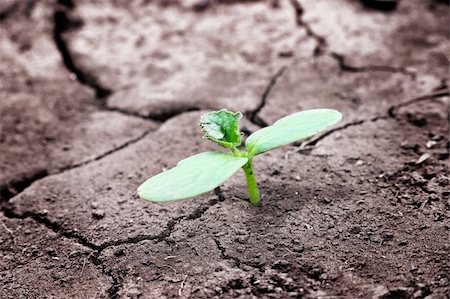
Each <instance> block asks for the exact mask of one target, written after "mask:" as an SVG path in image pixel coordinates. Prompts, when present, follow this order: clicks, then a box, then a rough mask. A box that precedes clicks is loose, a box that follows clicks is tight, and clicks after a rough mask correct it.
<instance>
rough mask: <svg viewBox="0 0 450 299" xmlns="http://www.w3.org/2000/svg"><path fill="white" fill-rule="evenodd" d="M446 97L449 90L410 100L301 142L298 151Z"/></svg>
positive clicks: (449, 93) (448, 94)
mask: <svg viewBox="0 0 450 299" xmlns="http://www.w3.org/2000/svg"><path fill="white" fill-rule="evenodd" d="M445 96H450V91H449V90H448V89H445V90H438V91H435V92H434V93H431V94H425V95H421V96H418V97H415V98H412V99H410V100H407V101H404V102H402V103H399V104H396V105H393V106H390V107H389V108H388V110H387V112H386V114H385V115H381V116H375V117H372V118H369V119H362V120H355V121H352V122H349V123H346V124H344V125H342V126H339V127H336V128H333V129H331V130H328V131H326V132H324V133H323V134H319V135H317V136H315V137H313V138H311V139H308V140H306V141H303V142H300V143H299V144H296V145H299V148H298V151H299V152H302V151H304V150H310V149H311V148H312V147H314V146H315V145H316V144H317V142H319V141H321V140H322V139H324V138H325V137H327V136H330V135H331V134H334V133H335V132H338V131H342V130H345V129H347V128H350V127H355V126H360V125H363V124H365V123H366V122H375V121H378V120H381V119H388V118H395V117H396V115H397V111H398V109H400V108H401V107H405V106H408V105H411V104H414V103H418V102H421V101H426V100H436V99H438V98H441V97H445Z"/></svg>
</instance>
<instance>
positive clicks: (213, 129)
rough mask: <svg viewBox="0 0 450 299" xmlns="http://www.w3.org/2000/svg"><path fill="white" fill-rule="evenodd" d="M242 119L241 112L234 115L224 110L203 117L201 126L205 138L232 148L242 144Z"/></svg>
mask: <svg viewBox="0 0 450 299" xmlns="http://www.w3.org/2000/svg"><path fill="white" fill-rule="evenodd" d="M241 117H242V113H240V112H236V113H233V112H230V111H227V110H226V109H222V110H220V111H214V112H210V113H207V114H204V115H202V116H201V117H200V123H199V125H200V127H201V128H202V131H203V133H204V134H205V136H204V137H205V138H207V139H209V140H211V141H213V142H215V143H217V144H219V145H221V146H223V147H226V148H231V147H233V146H238V145H239V144H241V136H242V134H241V132H240V130H239V120H240V119H241Z"/></svg>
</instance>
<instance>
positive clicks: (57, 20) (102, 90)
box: [53, 3, 112, 102]
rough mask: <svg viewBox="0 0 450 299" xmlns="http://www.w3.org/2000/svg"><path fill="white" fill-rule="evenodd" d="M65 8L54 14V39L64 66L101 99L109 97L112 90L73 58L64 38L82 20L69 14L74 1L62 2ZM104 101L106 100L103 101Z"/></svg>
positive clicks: (79, 24)
mask: <svg viewBox="0 0 450 299" xmlns="http://www.w3.org/2000/svg"><path fill="white" fill-rule="evenodd" d="M62 5H63V8H60V9H56V11H55V12H54V14H53V21H54V27H53V39H54V41H55V44H56V47H57V49H58V51H59V53H60V54H61V57H62V59H63V63H64V66H65V67H66V68H67V70H68V71H69V72H70V73H72V74H75V76H76V78H77V80H78V81H79V82H80V83H81V84H82V85H85V86H87V87H89V88H91V89H93V90H94V91H95V94H96V96H97V98H98V99H99V100H104V99H105V98H106V97H108V96H109V95H110V94H111V93H112V90H111V89H109V88H107V87H104V86H102V85H101V84H100V82H98V80H97V79H96V78H95V77H94V76H92V75H91V74H88V73H87V72H85V71H83V70H82V69H81V68H80V67H79V66H78V65H77V64H76V62H75V60H74V59H73V57H72V55H71V53H70V50H69V47H68V46H67V43H66V41H65V40H64V38H63V34H64V32H66V31H68V30H70V29H72V28H74V27H79V26H81V22H80V21H75V20H73V19H71V18H70V17H69V15H68V12H67V11H68V10H71V9H73V8H74V7H75V6H74V5H73V3H71V5H67V4H66V5H65V4H62ZM102 102H104V101H102Z"/></svg>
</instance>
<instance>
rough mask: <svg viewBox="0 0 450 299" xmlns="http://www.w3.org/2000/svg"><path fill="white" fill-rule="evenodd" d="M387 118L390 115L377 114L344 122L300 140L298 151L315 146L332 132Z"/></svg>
mask: <svg viewBox="0 0 450 299" xmlns="http://www.w3.org/2000/svg"><path fill="white" fill-rule="evenodd" d="M386 118H388V117H387V116H375V117H372V118H370V119H360V120H355V121H352V122H349V123H346V124H344V125H342V126H339V127H336V128H333V129H331V130H328V131H326V132H324V133H322V134H319V135H317V136H315V137H313V138H311V139H308V140H306V141H303V142H300V146H299V148H298V151H302V150H305V149H310V148H311V147H313V146H315V145H316V144H317V142H319V141H321V140H322V139H324V138H325V137H327V136H330V135H331V134H334V133H336V132H339V131H342V130H345V129H347V128H350V127H356V126H360V125H362V124H364V123H366V122H375V121H377V120H380V119H386Z"/></svg>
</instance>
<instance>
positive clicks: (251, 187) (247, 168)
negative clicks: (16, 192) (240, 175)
mask: <svg viewBox="0 0 450 299" xmlns="http://www.w3.org/2000/svg"><path fill="white" fill-rule="evenodd" d="M242 169H244V174H245V179H246V180H247V187H248V196H249V198H250V202H251V203H252V204H253V205H255V206H257V205H258V204H259V202H260V199H259V190H258V183H256V179H255V175H254V174H253V167H252V159H248V162H247V163H246V164H245V165H244V166H242Z"/></svg>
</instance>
